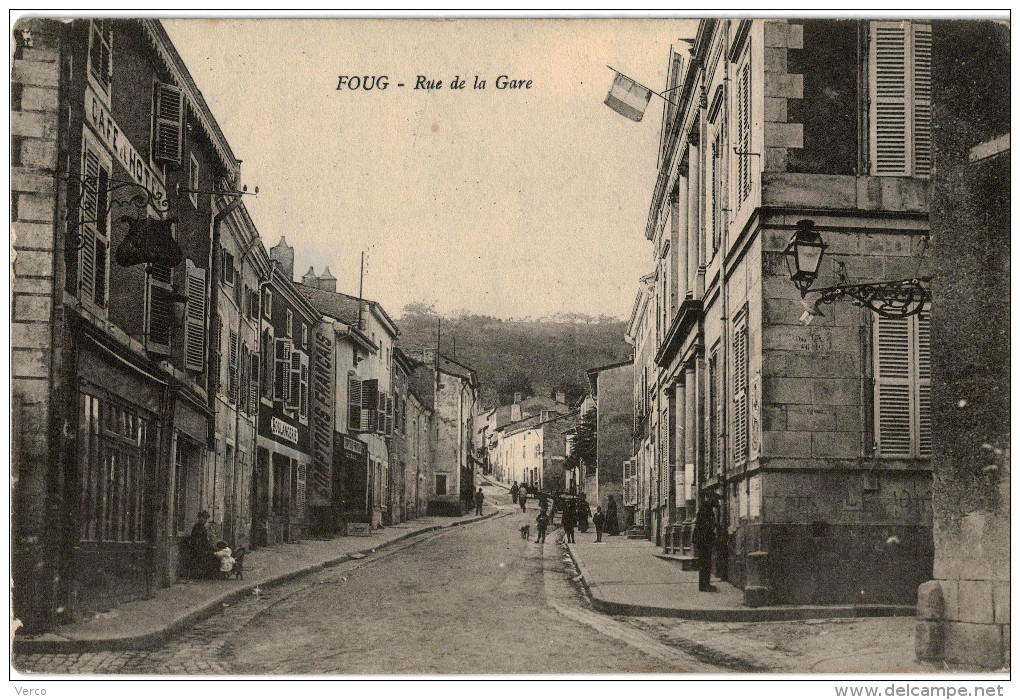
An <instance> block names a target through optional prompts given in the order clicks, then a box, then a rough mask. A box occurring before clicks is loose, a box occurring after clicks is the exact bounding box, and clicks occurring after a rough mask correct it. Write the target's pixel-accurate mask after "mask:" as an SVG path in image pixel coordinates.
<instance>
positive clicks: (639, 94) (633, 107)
mask: <svg viewBox="0 0 1020 700" xmlns="http://www.w3.org/2000/svg"><path fill="white" fill-rule="evenodd" d="M651 99H652V91H651V90H649V89H648V88H646V87H645V86H644V85H641V84H640V83H635V82H634V81H633V80H631V79H630V78H628V77H627V76H625V75H624V74H623V73H617V74H616V77H615V78H614V79H613V85H612V87H610V88H609V94H608V95H606V105H608V106H609V107H610V108H612V110H613V111H614V112H617V113H619V114H622V115H623V116H625V117H627V119H632V120H633V121H636V122H639V121H641V119H642V117H644V116H645V109H646V108H647V107H648V101H649V100H651Z"/></svg>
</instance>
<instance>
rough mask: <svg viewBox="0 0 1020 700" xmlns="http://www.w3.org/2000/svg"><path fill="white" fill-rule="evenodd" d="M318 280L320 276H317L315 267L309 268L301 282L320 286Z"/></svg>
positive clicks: (309, 285) (311, 285)
mask: <svg viewBox="0 0 1020 700" xmlns="http://www.w3.org/2000/svg"><path fill="white" fill-rule="evenodd" d="M318 281H319V278H318V277H316V276H315V268H314V267H310V268H308V272H306V273H305V276H304V277H302V278H301V284H303V285H305V286H308V287H318V286H319V285H318V284H317V282H318Z"/></svg>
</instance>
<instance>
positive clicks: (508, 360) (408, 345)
mask: <svg viewBox="0 0 1020 700" xmlns="http://www.w3.org/2000/svg"><path fill="white" fill-rule="evenodd" d="M439 322H440V316H439V315H438V314H436V312H435V310H434V309H433V307H432V306H431V305H426V304H409V305H408V306H405V307H404V310H403V315H402V316H401V317H400V318H399V319H397V325H398V326H399V327H400V338H399V339H398V341H397V344H398V345H399V346H400V347H401V348H403V349H404V350H405V351H414V350H418V349H421V348H431V347H435V344H436V326H437V324H438V323H439ZM441 322H442V323H441V330H442V335H441V341H440V342H441V347H442V352H443V354H444V355H446V356H447V357H451V358H452V357H455V359H457V360H458V361H459V362H463V363H464V364H466V365H468V366H469V367H472V368H473V369H475V370H476V371H477V372H478V376H479V381H480V382H481V384H482V403H483V404H484V405H486V406H493V405H496V402H497V401H498V402H499V403H500V404H503V403H509V402H510V401H511V400H512V399H513V394H514V392H517V391H523V392H524V393H525V394H530V395H536V396H537V395H544V396H549V395H551V394H552V392H554V391H556V390H561V391H564V392H566V394H567V400H568V401H571V402H572V401H574V400H575V399H577V398H579V397H580V396H581V395H582V394H584V393H585V392H586V391H587V386H588V382H587V378H586V377H585V370H586V369H588V368H591V367H599V366H601V365H607V364H611V363H613V362H618V361H620V360H625V359H627V358H628V357H630V355H631V347H630V346H629V345H627V343H626V342H624V340H623V336H624V333H626V331H627V323H626V322H625V321H621V320H619V319H615V318H610V317H606V316H602V317H598V318H593V317H590V316H585V315H580V314H559V315H557V316H554V317H552V318H548V319H539V320H531V319H525V320H504V319H499V318H493V317H491V316H478V315H474V314H468V313H461V314H459V315H457V316H456V317H453V318H447V317H442V319H441Z"/></svg>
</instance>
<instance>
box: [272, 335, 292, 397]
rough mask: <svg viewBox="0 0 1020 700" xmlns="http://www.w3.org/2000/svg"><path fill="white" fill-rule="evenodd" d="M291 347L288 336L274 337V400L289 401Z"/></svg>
mask: <svg viewBox="0 0 1020 700" xmlns="http://www.w3.org/2000/svg"><path fill="white" fill-rule="evenodd" d="M292 351H293V349H292V347H291V344H290V339H289V338H277V339H276V353H275V357H276V368H275V372H274V374H275V380H276V381H275V388H274V392H273V396H274V398H275V400H276V401H283V402H284V403H289V402H290V386H291V383H290V365H291V355H292V354H293V352H292Z"/></svg>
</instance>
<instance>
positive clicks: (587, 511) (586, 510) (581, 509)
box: [576, 491, 591, 532]
mask: <svg viewBox="0 0 1020 700" xmlns="http://www.w3.org/2000/svg"><path fill="white" fill-rule="evenodd" d="M576 513H577V529H578V530H580V531H581V532H588V518H589V517H590V516H591V506H589V505H588V499H587V498H586V497H585V495H584V491H582V492H581V493H579V494H577V511H576Z"/></svg>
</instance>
